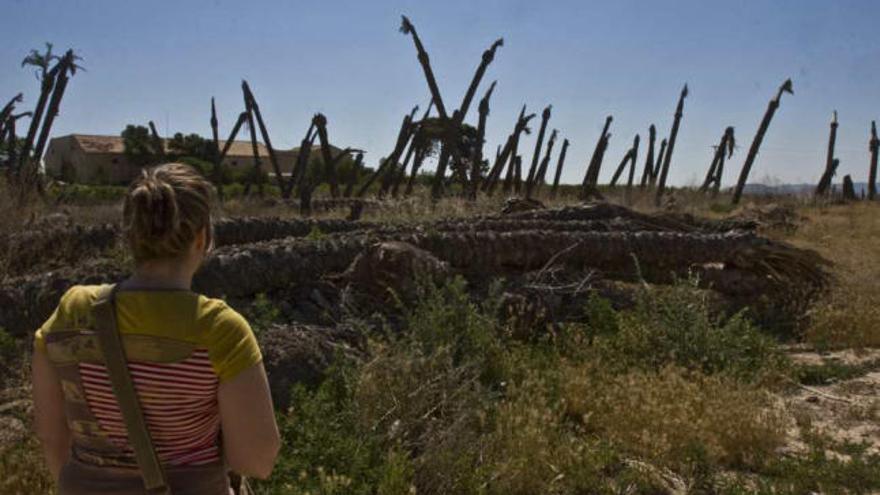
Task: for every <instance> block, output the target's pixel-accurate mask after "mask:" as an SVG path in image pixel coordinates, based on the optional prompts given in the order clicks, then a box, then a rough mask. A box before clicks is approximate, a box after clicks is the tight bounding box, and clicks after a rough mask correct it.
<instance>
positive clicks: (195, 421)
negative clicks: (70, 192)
mask: <svg viewBox="0 0 880 495" xmlns="http://www.w3.org/2000/svg"><path fill="white" fill-rule="evenodd" d="M100 289H101V287H100V286H76V287H73V288H71V289H70V290H69V291H68V292H67V293H66V294H65V295H64V296H63V297H62V299H61V302H60V303H59V305H58V308H57V309H56V310H55V312H54V313H53V315H52V316H51V317H50V318H49V319H48V320H47V321H46V323H45V324H44V325H43V326H42V327H41V328H40V329H39V330H37V333H36V337H35V345H36V348H37V350H39V351H43V352H48V354H49V358H50V360H52V361H53V362H57V363H61V362H64V361H65V360H66V361H67V362H68V363H70V362H71V361H72V360H73V361H75V364H76V366H77V367H78V373H79V381H80V384H81V389H82V395H83V396H84V400H85V403H86V404H87V407H88V411H89V413H90V414H91V416H92V417H93V418H94V422H95V423H96V425H95V426H94V427H91V428H81V427H80V428H78V429H77V427H76V426H77V425H71V427H72V430H74V442H75V444H76V441H77V433H79V438H80V439H82V438H83V435H92V436H97V437H101V439H102V440H107V441H109V442H110V443H111V444H112V445H114V446H116V447H117V448H118V449H119V451H120V453H121V455H123V456H125V457H130V456H133V452H132V449H131V447H130V445H129V443H128V435H127V433H126V429H125V424H124V422H123V419H122V414H121V411H120V409H119V405H118V403H117V402H116V398H115V396H114V394H113V389H112V386H111V384H110V378H109V376H108V374H107V369H106V367H105V366H104V364H103V359H102V358H101V357H100V355H99V352H97V351H96V350H95V348H96V346H95V345H94V343H95V342H96V340H95V335H94V331H93V330H92V329H93V328H94V320H93V319H92V316H91V304H92V302H93V301H95V300H96V298H97V297H98V294H99V291H100ZM116 314H117V326H118V328H119V332H120V335H121V336H122V340H123V345H124V347H125V350H126V355H127V356H128V360H129V370H130V372H131V375H132V380H133V381H134V385H135V389H136V390H137V392H138V397H139V399H140V402H141V407H142V409H143V411H144V416H145V418H146V422H147V426H148V428H149V430H150V434H151V436H152V439H153V443H154V444H155V448H156V450H157V453H158V455H159V458H160V460H161V461H162V463H163V464H165V465H169V466H196V465H203V464H209V463H214V462H218V461H219V460H220V459H221V450H220V414H219V408H218V404H217V389H218V386H219V384H220V383H221V382H223V381H226V380H229V379H231V378H233V377H235V376H236V375H237V374H238V373H240V372H241V371H243V370H244V369H246V368H248V367H250V366H253V365H255V364H257V363H259V362H260V361H261V355H260V350H259V347H258V345H257V342H256V338H255V337H254V334H253V332H252V331H251V328H250V326H249V325H248V323H247V321H246V320H245V319H244V318H243V317H242V316H241V315H240V314H238V313H237V312H236V311H235V310H233V309H231V308H230V307H229V306H227V305H226V304H225V303H224V302H223V301H222V300H219V299H211V298H207V297H205V296H201V295H198V294H195V293H193V292H190V291H183V290H179V291H178V290H170V291H119V292H118V293H117V296H116ZM63 388H64V389H65V390H67V389H69V388H70V387H69V386H68V387H63ZM74 395H76V394H74ZM81 443H83V444H84V445H85V444H88V443H89V442H87V441H85V442H81ZM75 446H76V445H75ZM85 449H86V450H87V448H85Z"/></svg>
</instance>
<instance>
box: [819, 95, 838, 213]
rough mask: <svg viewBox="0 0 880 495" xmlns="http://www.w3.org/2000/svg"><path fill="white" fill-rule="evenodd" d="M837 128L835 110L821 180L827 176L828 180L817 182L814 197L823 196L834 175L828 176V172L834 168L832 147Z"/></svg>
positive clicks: (835, 140)
mask: <svg viewBox="0 0 880 495" xmlns="http://www.w3.org/2000/svg"><path fill="white" fill-rule="evenodd" d="M837 126H838V124H837V110H835V111H834V112H833V113H832V114H831V124H830V131H829V133H828V152H827V154H826V157H825V173H823V174H822V178H823V179H824V178H825V177H826V176H827V177H828V180H827V182H826V181H819V187H817V188H816V195H817V196H822V195H824V194H825V192H826V191H827V188H828V186H830V185H831V177H832V176H833V175H834V174H833V173H831V174H830V175H829V174H828V172H829V171H830V170H831V169H832V167H833V166H834V160H835V158H834V146H835V143H836V142H837ZM835 168H836V167H835ZM820 188H821V189H820Z"/></svg>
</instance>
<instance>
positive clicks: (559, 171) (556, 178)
mask: <svg viewBox="0 0 880 495" xmlns="http://www.w3.org/2000/svg"><path fill="white" fill-rule="evenodd" d="M567 151H568V139H563V140H562V149H561V150H559V160H558V161H557V162H556V175H555V176H554V177H553V187H552V188H551V189H550V198H551V199H555V198H556V194H557V193H558V192H559V179H560V178H561V177H562V165H563V164H564V163H565V153H566V152H567Z"/></svg>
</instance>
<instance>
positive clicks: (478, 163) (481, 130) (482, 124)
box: [468, 66, 497, 201]
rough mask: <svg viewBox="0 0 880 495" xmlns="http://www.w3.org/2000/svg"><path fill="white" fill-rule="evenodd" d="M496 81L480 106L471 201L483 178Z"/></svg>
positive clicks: (475, 197)
mask: <svg viewBox="0 0 880 495" xmlns="http://www.w3.org/2000/svg"><path fill="white" fill-rule="evenodd" d="M481 67H482V66H481ZM496 83H497V81H492V84H491V85H490V86H489V89H488V90H487V91H486V94H485V95H484V96H483V98H482V99H481V100H480V105H479V107H478V110H479V114H480V117H479V120H478V123H477V143H476V146H475V147H474V153H473V156H471V183H470V189H469V191H468V198H469V199H470V200H471V201H475V200H476V199H477V191H478V190H479V187H480V182H481V181H482V179H483V178H482V171H481V167H482V166H483V146H485V140H486V119H487V118H488V117H489V99H490V98H491V97H492V92H493V91H495V84H496Z"/></svg>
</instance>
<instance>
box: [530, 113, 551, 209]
mask: <svg viewBox="0 0 880 495" xmlns="http://www.w3.org/2000/svg"><path fill="white" fill-rule="evenodd" d="M552 109H553V105H547V108H545V109H544V111H543V112H541V127H540V128H539V129H538V139H536V140H535V151H534V153H532V164H531V165H530V166H529V174H528V177H527V178H526V197H527V198H531V197H532V188H533V187H534V182H535V174H536V173H537V172H538V161H539V160H540V159H541V146H543V145H544V132H546V131H547V122H548V121H549V120H550V112H551V110H552Z"/></svg>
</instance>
